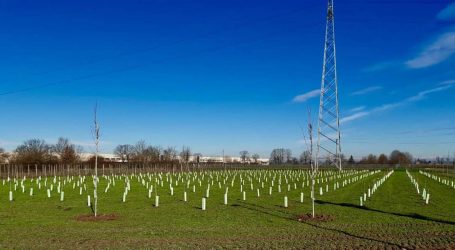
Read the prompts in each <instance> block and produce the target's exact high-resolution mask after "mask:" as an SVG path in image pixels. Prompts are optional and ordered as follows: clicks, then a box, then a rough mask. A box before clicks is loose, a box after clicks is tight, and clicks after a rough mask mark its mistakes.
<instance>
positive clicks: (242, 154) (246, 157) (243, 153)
mask: <svg viewBox="0 0 455 250" xmlns="http://www.w3.org/2000/svg"><path fill="white" fill-rule="evenodd" d="M249 158H250V153H248V151H246V150H243V151H240V159H241V160H242V163H245V162H246V161H247V160H249Z"/></svg>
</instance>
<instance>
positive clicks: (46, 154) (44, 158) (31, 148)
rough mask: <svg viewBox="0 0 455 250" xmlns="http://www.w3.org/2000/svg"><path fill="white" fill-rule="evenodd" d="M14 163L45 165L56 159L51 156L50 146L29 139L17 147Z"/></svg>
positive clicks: (42, 141) (41, 141)
mask: <svg viewBox="0 0 455 250" xmlns="http://www.w3.org/2000/svg"><path fill="white" fill-rule="evenodd" d="M14 152H15V161H16V162H17V163H23V164H45V163H51V162H53V161H57V157H53V156H52V151H51V146H49V145H48V144H47V143H46V142H45V141H44V140H40V139H30V140H27V141H25V142H24V143H23V144H21V145H19V146H17V148H16V150H14Z"/></svg>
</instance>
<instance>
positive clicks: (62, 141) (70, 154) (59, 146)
mask: <svg viewBox="0 0 455 250" xmlns="http://www.w3.org/2000/svg"><path fill="white" fill-rule="evenodd" d="M79 150H80V149H79ZM52 151H53V152H54V153H55V154H56V155H58V158H59V161H60V163H62V164H74V163H76V162H77V161H79V160H80V157H79V152H78V148H77V147H76V145H74V144H72V143H70V141H69V139H67V138H63V137H60V138H58V140H57V143H56V144H55V145H54V146H53V147H52Z"/></svg>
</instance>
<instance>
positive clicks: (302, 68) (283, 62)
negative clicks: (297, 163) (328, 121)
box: [0, 0, 455, 157]
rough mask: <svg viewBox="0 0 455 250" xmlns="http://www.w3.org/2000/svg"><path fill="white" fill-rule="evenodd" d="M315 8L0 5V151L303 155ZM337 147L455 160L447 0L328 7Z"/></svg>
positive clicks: (317, 50) (276, 4)
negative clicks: (49, 147) (59, 147)
mask: <svg viewBox="0 0 455 250" xmlns="http://www.w3.org/2000/svg"><path fill="white" fill-rule="evenodd" d="M325 12H326V3H325V1H258V0H252V1H240V0H233V1H221V0H220V1H112V0H111V1H1V2H0V51H1V58H2V59H1V60H0V105H1V107H2V108H3V112H2V118H1V120H2V122H1V123H0V131H1V132H0V146H1V147H4V148H6V149H7V150H13V149H14V148H15V147H16V146H17V145H18V144H19V143H21V142H22V141H23V140H25V139H28V138H42V139H45V140H46V141H48V142H54V141H56V140H57V138H58V137H59V136H65V137H68V138H70V139H71V140H72V141H73V142H75V143H77V144H80V145H82V146H84V148H85V150H86V151H90V150H92V149H93V147H92V146H91V139H92V138H91V133H90V130H91V125H92V124H91V123H92V113H93V106H94V104H95V102H96V101H98V105H99V116H100V122H101V126H102V127H101V129H102V140H103V145H102V150H103V151H105V152H109V151H111V150H112V149H113V147H115V146H116V145H117V144H120V143H131V144H133V143H135V142H136V141H138V140H140V139H144V140H146V141H147V142H148V143H150V144H153V145H162V146H168V145H170V146H176V147H177V148H180V147H181V146H182V145H189V146H191V147H192V150H193V152H201V153H203V154H204V155H219V154H221V151H222V150H223V149H224V150H225V151H226V153H227V154H230V155H238V152H239V151H240V150H248V151H250V152H251V153H259V154H260V155H261V156H262V157H268V156H269V154H270V151H271V150H272V149H273V148H276V147H286V148H291V149H292V150H293V152H294V155H298V154H300V152H301V151H302V150H304V144H303V143H302V133H301V130H300V126H301V125H302V124H305V122H306V119H307V111H306V110H307V107H308V106H310V107H311V108H312V110H313V114H314V115H316V114H317V106H318V98H317V95H318V91H317V90H318V88H320V78H321V71H322V55H323V39H324V26H325ZM335 26H336V39H337V41H336V42H337V60H338V61H337V66H338V81H339V91H340V94H339V95H340V97H339V98H340V113H341V117H342V124H341V129H342V150H343V152H344V153H345V154H347V155H351V154H352V155H354V156H356V157H360V156H362V155H365V154H367V153H370V152H372V153H382V152H386V153H389V152H390V151H391V150H393V149H395V148H398V149H401V150H406V151H410V152H411V153H412V154H414V155H415V156H418V157H431V156H436V155H444V156H446V155H447V154H448V153H450V155H452V154H453V153H454V152H455V112H454V110H455V99H454V98H453V97H454V96H455V70H454V68H455V56H454V54H455V2H451V1H433V0H397V1H391V0H364V1H360V0H345V1H335Z"/></svg>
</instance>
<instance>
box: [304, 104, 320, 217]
mask: <svg viewBox="0 0 455 250" xmlns="http://www.w3.org/2000/svg"><path fill="white" fill-rule="evenodd" d="M302 133H303V139H304V142H305V146H306V148H307V149H306V150H307V151H308V152H309V155H310V167H311V170H310V178H311V202H312V216H313V218H314V216H315V212H314V203H315V193H314V185H315V179H316V177H317V175H318V171H319V164H318V161H317V159H316V160H313V159H314V150H313V145H314V144H313V121H312V118H311V109H310V108H309V107H308V122H307V135H305V131H304V130H303V129H302Z"/></svg>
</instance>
